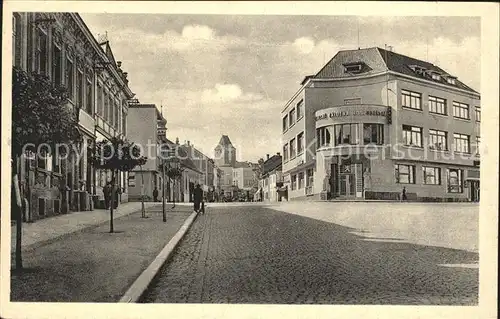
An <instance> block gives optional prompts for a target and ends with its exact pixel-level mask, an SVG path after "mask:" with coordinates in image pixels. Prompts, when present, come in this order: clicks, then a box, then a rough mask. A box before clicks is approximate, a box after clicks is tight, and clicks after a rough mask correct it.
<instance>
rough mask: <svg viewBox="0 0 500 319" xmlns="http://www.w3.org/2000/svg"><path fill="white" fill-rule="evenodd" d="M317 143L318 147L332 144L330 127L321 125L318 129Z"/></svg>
mask: <svg viewBox="0 0 500 319" xmlns="http://www.w3.org/2000/svg"><path fill="white" fill-rule="evenodd" d="M316 144H317V147H318V148H320V147H322V146H329V145H330V129H329V127H321V128H319V129H317V130H316Z"/></svg>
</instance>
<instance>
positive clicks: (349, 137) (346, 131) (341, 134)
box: [334, 124, 358, 146]
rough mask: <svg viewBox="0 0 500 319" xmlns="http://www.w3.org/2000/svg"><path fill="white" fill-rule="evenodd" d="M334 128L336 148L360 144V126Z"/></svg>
mask: <svg viewBox="0 0 500 319" xmlns="http://www.w3.org/2000/svg"><path fill="white" fill-rule="evenodd" d="M334 127H335V146H337V145H346V144H347V145H357V144H358V124H337V125H335V126H334Z"/></svg>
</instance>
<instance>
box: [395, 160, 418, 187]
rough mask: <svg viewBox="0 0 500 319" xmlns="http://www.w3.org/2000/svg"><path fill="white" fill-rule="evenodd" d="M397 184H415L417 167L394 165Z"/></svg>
mask: <svg viewBox="0 0 500 319" xmlns="http://www.w3.org/2000/svg"><path fill="white" fill-rule="evenodd" d="M394 170H395V175H396V183H398V184H415V166H413V165H401V164H396V165H394Z"/></svg>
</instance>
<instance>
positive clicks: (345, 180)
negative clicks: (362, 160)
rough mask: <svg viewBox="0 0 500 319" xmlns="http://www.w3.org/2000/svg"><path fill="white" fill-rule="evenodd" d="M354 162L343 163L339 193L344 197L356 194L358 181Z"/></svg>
mask: <svg viewBox="0 0 500 319" xmlns="http://www.w3.org/2000/svg"><path fill="white" fill-rule="evenodd" d="M353 166H354V165H352V164H348V165H343V166H342V167H341V171H340V174H339V195H340V196H342V197H354V196H355V194H356V183H355V178H354V169H353Z"/></svg>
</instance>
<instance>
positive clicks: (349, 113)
mask: <svg viewBox="0 0 500 319" xmlns="http://www.w3.org/2000/svg"><path fill="white" fill-rule="evenodd" d="M346 116H386V111H378V110H365V111H338V112H335V111H334V112H330V113H323V114H321V115H318V116H316V121H319V120H326V119H327V118H336V117H346Z"/></svg>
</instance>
